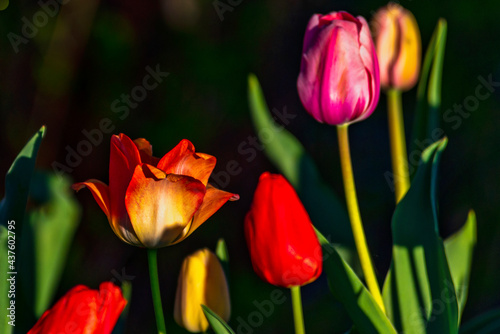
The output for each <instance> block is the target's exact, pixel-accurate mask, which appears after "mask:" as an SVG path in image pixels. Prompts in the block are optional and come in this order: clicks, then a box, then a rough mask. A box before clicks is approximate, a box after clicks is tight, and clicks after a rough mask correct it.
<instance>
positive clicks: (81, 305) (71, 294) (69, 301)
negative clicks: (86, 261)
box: [28, 282, 127, 334]
mask: <svg viewBox="0 0 500 334" xmlns="http://www.w3.org/2000/svg"><path fill="white" fill-rule="evenodd" d="M126 303H127V302H126V300H125V299H124V298H123V296H122V294H121V290H120V288H118V287H117V286H115V285H114V284H112V283H111V282H105V283H102V284H101V285H100V286H99V291H97V290H92V289H89V288H87V287H86V286H84V285H78V286H75V287H74V288H73V289H71V290H70V291H68V292H67V293H66V294H65V295H64V296H63V297H62V298H61V299H59V300H58V301H57V303H56V304H55V305H54V306H53V307H52V308H51V309H50V310H47V311H45V313H44V314H43V315H42V316H41V317H40V319H39V320H38V321H37V323H36V324H35V326H34V327H33V328H32V329H31V330H30V331H29V332H28V333H29V334H46V333H66V332H68V330H70V331H71V332H75V333H93V334H109V333H111V331H112V330H113V327H114V326H115V324H116V321H117V320H118V317H119V315H120V313H121V312H122V311H123V309H124V307H125V305H126ZM69 325H70V326H71V329H69V328H70V327H68V326H69Z"/></svg>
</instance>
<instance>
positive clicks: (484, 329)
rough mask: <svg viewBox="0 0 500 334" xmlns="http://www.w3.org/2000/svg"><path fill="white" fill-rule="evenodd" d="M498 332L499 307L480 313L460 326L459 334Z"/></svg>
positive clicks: (494, 333) (499, 329)
mask: <svg viewBox="0 0 500 334" xmlns="http://www.w3.org/2000/svg"><path fill="white" fill-rule="evenodd" d="M496 333H500V308H497V309H494V310H491V311H488V312H486V313H483V314H480V315H478V316H477V317H475V318H473V319H471V320H469V321H467V323H465V324H464V325H463V326H461V327H460V334H496Z"/></svg>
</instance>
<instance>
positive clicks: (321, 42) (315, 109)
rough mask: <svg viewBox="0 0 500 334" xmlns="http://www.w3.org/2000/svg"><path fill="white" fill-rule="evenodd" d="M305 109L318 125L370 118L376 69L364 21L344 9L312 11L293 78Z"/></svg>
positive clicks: (374, 103) (376, 84)
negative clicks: (299, 64) (322, 11)
mask: <svg viewBox="0 0 500 334" xmlns="http://www.w3.org/2000/svg"><path fill="white" fill-rule="evenodd" d="M297 88H298V92H299V96H300V99H301V101H302V104H303V105H304V107H305V109H306V110H307V111H308V112H309V113H310V114H311V115H312V116H313V117H314V118H315V119H316V120H317V121H318V122H321V123H327V124H330V125H342V124H350V123H354V122H357V121H360V120H363V119H366V118H367V117H368V116H370V115H371V114H372V112H373V110H375V107H376V106H377V103H378V99H379V95H380V83H379V67H378V62H377V55H376V52H375V47H374V45H373V40H372V38H371V35H370V29H369V27H368V24H367V23H366V20H365V19H364V18H363V17H361V16H358V17H354V16H352V15H351V14H349V13H346V12H332V13H330V14H327V15H319V14H316V15H313V17H312V18H311V19H310V20H309V24H308V26H307V29H306V34H305V37H304V47H303V52H302V62H301V67H300V74H299V78H298V80H297Z"/></svg>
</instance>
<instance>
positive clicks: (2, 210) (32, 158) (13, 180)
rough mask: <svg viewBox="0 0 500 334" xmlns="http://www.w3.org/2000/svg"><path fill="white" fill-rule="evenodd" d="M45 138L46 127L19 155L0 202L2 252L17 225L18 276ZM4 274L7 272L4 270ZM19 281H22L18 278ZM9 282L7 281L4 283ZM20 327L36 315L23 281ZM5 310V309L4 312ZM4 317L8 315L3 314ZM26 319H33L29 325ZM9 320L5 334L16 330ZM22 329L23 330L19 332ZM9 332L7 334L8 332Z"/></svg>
mask: <svg viewBox="0 0 500 334" xmlns="http://www.w3.org/2000/svg"><path fill="white" fill-rule="evenodd" d="M44 134H45V127H44V126H43V127H42V128H41V129H40V130H39V131H38V132H37V133H36V134H35V135H34V136H33V137H32V138H31V139H30V140H29V141H28V143H27V144H26V145H25V146H24V148H23V149H22V150H21V152H19V154H18V155H17V157H16V159H15V160H14V162H13V163H12V165H11V166H10V168H9V171H8V172H7V174H6V175H5V196H4V198H3V199H2V201H1V202H0V226H2V229H1V234H2V235H1V236H0V239H1V240H0V241H2V246H0V249H4V247H6V244H5V242H6V239H7V236H6V235H5V233H6V232H7V230H6V229H5V227H6V226H7V222H8V221H14V222H15V230H13V231H12V232H15V249H14V250H13V251H15V256H16V261H15V268H14V270H12V271H15V272H17V271H18V270H20V268H22V262H23V260H25V259H23V257H22V254H21V249H22V245H23V230H24V228H23V221H24V216H25V211H26V204H27V201H28V194H29V189H30V182H31V176H32V174H33V169H34V168H35V162H36V157H37V153H38V149H39V147H40V143H41V141H42V138H43V136H44ZM7 256H8V254H7V251H3V250H2V252H1V253H0V263H1V264H0V268H2V266H3V265H5V264H6V263H7ZM2 270H3V269H2ZM5 273H6V271H4V270H3V271H2V273H1V274H0V278H1V275H4V274H5ZM16 278H19V277H16ZM3 282H5V281H3ZM16 285H17V286H16V326H18V327H19V326H21V325H23V322H29V321H31V318H32V314H31V312H30V311H31V310H30V309H29V306H28V305H27V304H25V303H26V300H25V298H24V295H23V291H22V290H21V287H20V286H19V280H16ZM1 286H2V287H1V288H0V291H2V290H3V289H5V288H6V286H7V285H6V284H1ZM7 303H9V300H8V298H7V293H2V294H1V295H0V306H2V307H3V306H4V305H7ZM4 310H5V309H4ZM2 314H4V313H3V312H2ZM26 319H29V320H27V321H26ZM8 321H9V319H8V318H7V317H5V316H4V317H3V318H2V319H1V320H0V328H1V329H2V331H1V332H2V333H10V331H11V330H12V328H11V327H10V326H9V325H8V323H7V322H8ZM18 329H19V328H18ZM4 330H5V331H4Z"/></svg>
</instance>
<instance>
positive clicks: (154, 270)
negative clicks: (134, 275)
mask: <svg viewBox="0 0 500 334" xmlns="http://www.w3.org/2000/svg"><path fill="white" fill-rule="evenodd" d="M157 253H158V251H157V250H156V249H148V263H149V279H150V280H151V293H152V294H153V305H154V310H155V317H156V327H157V328H158V334H166V333H167V329H166V328H165V318H164V317H163V307H162V305H161V295H160V281H159V280H158V260H157Z"/></svg>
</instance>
